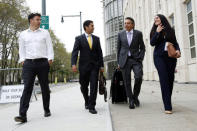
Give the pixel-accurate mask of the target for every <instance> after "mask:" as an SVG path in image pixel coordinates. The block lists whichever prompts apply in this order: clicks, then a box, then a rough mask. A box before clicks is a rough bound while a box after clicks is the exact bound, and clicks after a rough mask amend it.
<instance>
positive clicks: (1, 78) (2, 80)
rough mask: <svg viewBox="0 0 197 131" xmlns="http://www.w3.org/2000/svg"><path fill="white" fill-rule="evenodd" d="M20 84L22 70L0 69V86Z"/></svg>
mask: <svg viewBox="0 0 197 131" xmlns="http://www.w3.org/2000/svg"><path fill="white" fill-rule="evenodd" d="M21 82H22V68H6V69H0V85H13V84H20V83H21Z"/></svg>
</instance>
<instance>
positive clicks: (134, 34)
mask: <svg viewBox="0 0 197 131" xmlns="http://www.w3.org/2000/svg"><path fill="white" fill-rule="evenodd" d="M135 39H136V31H135V30H133V39H132V42H131V44H130V47H131V46H132V45H133V44H134V41H135Z"/></svg>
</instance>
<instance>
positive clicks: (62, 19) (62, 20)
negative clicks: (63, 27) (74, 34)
mask: <svg viewBox="0 0 197 131" xmlns="http://www.w3.org/2000/svg"><path fill="white" fill-rule="evenodd" d="M64 17H80V33H81V34H82V15H81V12H79V15H64V16H62V18H61V22H62V23H64Z"/></svg>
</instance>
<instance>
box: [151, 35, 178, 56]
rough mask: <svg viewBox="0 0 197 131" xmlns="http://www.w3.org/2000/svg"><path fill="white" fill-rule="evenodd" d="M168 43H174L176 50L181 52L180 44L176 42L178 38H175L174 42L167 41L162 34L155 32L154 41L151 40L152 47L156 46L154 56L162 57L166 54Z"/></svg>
mask: <svg viewBox="0 0 197 131" xmlns="http://www.w3.org/2000/svg"><path fill="white" fill-rule="evenodd" d="M173 33H174V32H173ZM167 41H168V42H171V43H173V45H174V47H175V49H176V50H179V51H180V48H179V44H178V42H177V40H176V37H175V39H174V40H167V39H165V38H163V37H162V34H161V33H158V32H155V34H154V35H153V37H152V39H151V40H150V44H151V46H155V49H154V56H162V55H164V54H165V50H164V49H165V43H166V42H167Z"/></svg>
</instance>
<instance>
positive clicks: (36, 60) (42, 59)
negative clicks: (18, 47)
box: [25, 58, 48, 62]
mask: <svg viewBox="0 0 197 131" xmlns="http://www.w3.org/2000/svg"><path fill="white" fill-rule="evenodd" d="M47 60H48V59H47V58H39V59H26V60H25V61H31V62H43V61H47Z"/></svg>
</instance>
